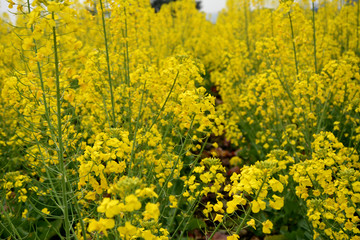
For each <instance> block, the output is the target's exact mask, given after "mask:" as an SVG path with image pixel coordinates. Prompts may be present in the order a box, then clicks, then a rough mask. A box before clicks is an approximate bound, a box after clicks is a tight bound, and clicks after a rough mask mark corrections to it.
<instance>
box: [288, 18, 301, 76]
mask: <svg viewBox="0 0 360 240" xmlns="http://www.w3.org/2000/svg"><path fill="white" fill-rule="evenodd" d="M288 16H289V21H290V28H291V40H292V44H293V50H294V58H295V67H296V75H299V68H298V61H297V57H296V46H295V37H294V28H293V24H292V20H291V14H290V12H288Z"/></svg>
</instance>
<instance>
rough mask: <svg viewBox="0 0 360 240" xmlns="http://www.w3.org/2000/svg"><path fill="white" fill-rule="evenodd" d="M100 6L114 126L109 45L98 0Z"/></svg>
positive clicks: (102, 10)
mask: <svg viewBox="0 0 360 240" xmlns="http://www.w3.org/2000/svg"><path fill="white" fill-rule="evenodd" d="M100 7H101V19H102V26H103V31H104V38H105V51H106V64H107V71H108V82H109V88H110V98H111V110H112V121H113V127H114V128H116V117H115V102H114V93H113V86H112V79H111V70H110V58H109V47H108V39H107V35H106V25H105V16H104V8H103V4H102V0H100Z"/></svg>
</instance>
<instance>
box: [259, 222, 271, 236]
mask: <svg viewBox="0 0 360 240" xmlns="http://www.w3.org/2000/svg"><path fill="white" fill-rule="evenodd" d="M262 225H263V227H262V231H263V233H265V234H270V233H271V229H272V228H273V224H272V222H271V221H270V220H266V221H265V222H263V223H262Z"/></svg>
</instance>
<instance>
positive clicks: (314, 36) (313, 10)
mask: <svg viewBox="0 0 360 240" xmlns="http://www.w3.org/2000/svg"><path fill="white" fill-rule="evenodd" d="M312 13H313V18H312V22H313V39H314V64H315V66H314V67H315V73H317V61H316V28H315V3H314V1H312Z"/></svg>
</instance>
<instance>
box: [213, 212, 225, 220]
mask: <svg viewBox="0 0 360 240" xmlns="http://www.w3.org/2000/svg"><path fill="white" fill-rule="evenodd" d="M223 217H224V215H222V214H216V216H215V219H214V222H215V221H218V222H222V221H223Z"/></svg>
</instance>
